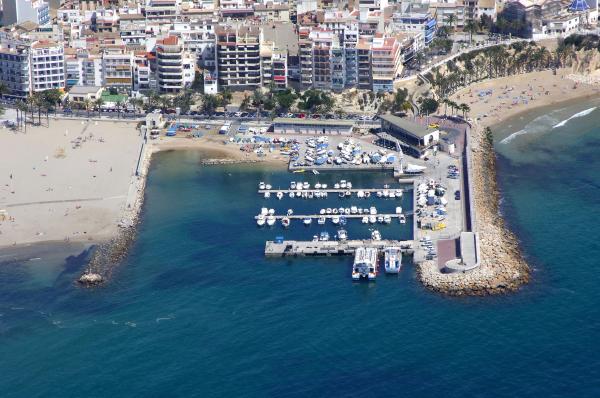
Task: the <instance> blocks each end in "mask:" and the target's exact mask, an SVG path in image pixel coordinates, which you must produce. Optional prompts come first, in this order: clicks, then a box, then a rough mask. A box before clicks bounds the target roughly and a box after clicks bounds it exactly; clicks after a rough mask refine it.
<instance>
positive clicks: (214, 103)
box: [202, 94, 220, 117]
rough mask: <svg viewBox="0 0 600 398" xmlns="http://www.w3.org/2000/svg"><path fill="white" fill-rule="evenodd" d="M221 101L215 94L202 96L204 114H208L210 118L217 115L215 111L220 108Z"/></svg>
mask: <svg viewBox="0 0 600 398" xmlns="http://www.w3.org/2000/svg"><path fill="white" fill-rule="evenodd" d="M219 103H220V99H219V98H217V96H216V95H213V94H204V95H203V96H202V112H203V113H206V114H207V115H208V116H209V117H210V116H212V115H213V114H214V113H215V110H216V109H217V107H218V106H219Z"/></svg>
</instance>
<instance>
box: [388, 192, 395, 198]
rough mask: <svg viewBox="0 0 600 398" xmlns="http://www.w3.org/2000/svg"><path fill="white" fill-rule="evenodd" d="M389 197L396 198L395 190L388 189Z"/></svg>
mask: <svg viewBox="0 0 600 398" xmlns="http://www.w3.org/2000/svg"><path fill="white" fill-rule="evenodd" d="M388 197H389V198H390V199H396V192H394V191H390V194H389V196H388Z"/></svg>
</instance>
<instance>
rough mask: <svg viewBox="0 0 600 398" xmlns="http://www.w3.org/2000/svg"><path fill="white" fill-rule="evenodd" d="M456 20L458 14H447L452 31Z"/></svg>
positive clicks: (447, 20)
mask: <svg viewBox="0 0 600 398" xmlns="http://www.w3.org/2000/svg"><path fill="white" fill-rule="evenodd" d="M455 22H456V15H454V14H449V15H446V23H447V24H448V25H449V26H450V31H451V32H453V31H454V23H455Z"/></svg>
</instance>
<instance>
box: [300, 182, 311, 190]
mask: <svg viewBox="0 0 600 398" xmlns="http://www.w3.org/2000/svg"><path fill="white" fill-rule="evenodd" d="M302 188H303V189H308V188H310V184H309V183H308V182H306V181H304V182H303V183H302Z"/></svg>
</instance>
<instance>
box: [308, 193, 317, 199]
mask: <svg viewBox="0 0 600 398" xmlns="http://www.w3.org/2000/svg"><path fill="white" fill-rule="evenodd" d="M314 197H315V194H314V193H313V192H312V191H311V192H309V193H308V199H312V198H314Z"/></svg>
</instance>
